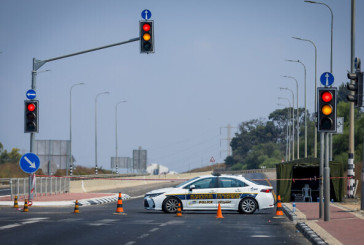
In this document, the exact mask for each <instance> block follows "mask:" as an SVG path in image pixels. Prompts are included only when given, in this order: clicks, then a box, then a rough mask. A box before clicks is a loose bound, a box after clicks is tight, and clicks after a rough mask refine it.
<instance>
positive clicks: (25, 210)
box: [23, 199, 29, 212]
mask: <svg viewBox="0 0 364 245" xmlns="http://www.w3.org/2000/svg"><path fill="white" fill-rule="evenodd" d="M28 211H29V210H28V200H27V199H25V200H24V209H23V212H28Z"/></svg>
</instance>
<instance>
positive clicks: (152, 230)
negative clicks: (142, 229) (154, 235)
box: [149, 228, 159, 232]
mask: <svg viewBox="0 0 364 245" xmlns="http://www.w3.org/2000/svg"><path fill="white" fill-rule="evenodd" d="M157 230H159V228H153V229H151V230H150V231H149V232H155V231H157Z"/></svg>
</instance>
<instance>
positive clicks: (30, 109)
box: [27, 103, 35, 111]
mask: <svg viewBox="0 0 364 245" xmlns="http://www.w3.org/2000/svg"><path fill="white" fill-rule="evenodd" d="M27 109H28V111H34V110H35V105H34V104H32V103H30V104H28V106H27Z"/></svg>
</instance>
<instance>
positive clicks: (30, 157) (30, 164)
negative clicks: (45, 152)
mask: <svg viewBox="0 0 364 245" xmlns="http://www.w3.org/2000/svg"><path fill="white" fill-rule="evenodd" d="M19 165H20V168H21V169H22V170H23V171H24V172H25V173H28V174H31V173H34V172H35V171H37V170H38V168H39V166H40V160H39V157H38V156H37V155H35V154H34V153H26V154H24V155H23V156H22V157H21V158H20V161H19Z"/></svg>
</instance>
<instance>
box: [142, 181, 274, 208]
mask: <svg viewBox="0 0 364 245" xmlns="http://www.w3.org/2000/svg"><path fill="white" fill-rule="evenodd" d="M272 191H273V188H272V187H271V186H265V185H260V184H257V183H255V182H253V181H251V180H248V179H246V178H244V177H243V176H241V175H240V176H235V175H219V174H214V175H205V176H199V177H196V178H193V179H190V180H188V181H186V182H184V183H182V184H179V185H177V186H176V187H172V188H164V189H158V190H154V191H150V192H148V193H147V194H145V196H144V207H145V209H148V210H163V211H164V212H166V213H175V212H177V208H178V204H179V203H181V207H182V209H183V210H216V209H217V208H218V204H220V206H221V209H223V210H236V211H239V212H240V213H245V214H252V213H254V212H255V211H256V210H257V209H267V208H273V207H274V197H273V194H272Z"/></svg>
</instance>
